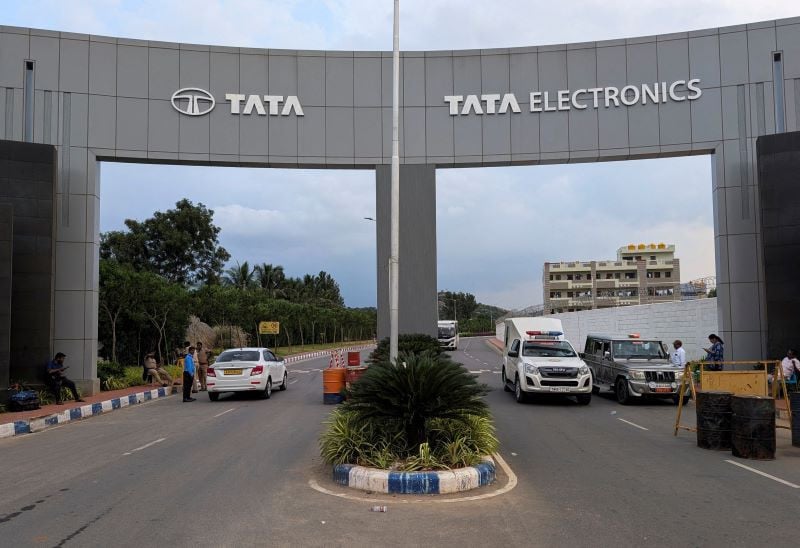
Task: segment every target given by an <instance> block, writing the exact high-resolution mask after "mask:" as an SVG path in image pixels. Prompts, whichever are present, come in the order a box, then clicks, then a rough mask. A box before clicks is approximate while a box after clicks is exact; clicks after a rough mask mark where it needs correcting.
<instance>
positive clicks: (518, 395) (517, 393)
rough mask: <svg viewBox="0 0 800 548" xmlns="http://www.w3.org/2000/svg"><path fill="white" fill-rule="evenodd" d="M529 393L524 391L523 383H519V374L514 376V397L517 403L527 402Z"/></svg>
mask: <svg viewBox="0 0 800 548" xmlns="http://www.w3.org/2000/svg"><path fill="white" fill-rule="evenodd" d="M526 396H527V394H525V392H523V391H522V385H521V384H520V383H519V375H517V376H515V377H514V399H515V400H517V403H525V400H526V399H527V398H526Z"/></svg>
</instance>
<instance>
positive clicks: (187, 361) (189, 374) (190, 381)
mask: <svg viewBox="0 0 800 548" xmlns="http://www.w3.org/2000/svg"><path fill="white" fill-rule="evenodd" d="M193 355H194V346H190V347H189V348H187V349H186V356H185V357H184V358H183V401H185V402H187V401H195V398H193V397H192V387H193V386H194V372H195V365H194V357H193Z"/></svg>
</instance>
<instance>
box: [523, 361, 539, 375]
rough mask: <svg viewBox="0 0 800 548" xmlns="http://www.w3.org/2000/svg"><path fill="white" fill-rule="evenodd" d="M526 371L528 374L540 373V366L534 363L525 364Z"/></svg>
mask: <svg viewBox="0 0 800 548" xmlns="http://www.w3.org/2000/svg"><path fill="white" fill-rule="evenodd" d="M525 373H526V374H528V375H538V374H539V368H538V367H536V366H535V365H533V364H532V363H526V364H525Z"/></svg>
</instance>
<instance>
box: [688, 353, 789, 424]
mask: <svg viewBox="0 0 800 548" xmlns="http://www.w3.org/2000/svg"><path fill="white" fill-rule="evenodd" d="M710 365H714V366H717V365H722V367H723V370H722V371H709V370H707V369H706V368H707V367H708V366H710ZM695 366H699V367H698V370H699V372H700V387H701V388H702V389H703V390H719V391H722V392H731V393H732V394H734V395H737V396H741V395H753V396H763V397H767V396H768V395H769V396H771V397H772V398H775V399H776V400H777V396H778V385H781V386H782V388H783V399H784V400H785V401H786V409H787V410H788V409H789V396H788V395H787V393H786V379H785V378H784V375H783V368H782V367H781V362H779V361H775V360H762V361H731V362H704V361H700V362H689V363H687V364H686V367H685V368H684V370H683V378H682V379H681V382H680V388H679V393H680V396H679V399H678V412H677V416H676V417H675V429H674V435H675V436H677V435H678V430H688V431H689V432H696V431H697V428H695V427H692V426H685V425H682V424H681V414H682V412H683V398H684V396H683V394H684V392H685V391H686V387H687V384H688V385H689V386H690V387H691V391H692V398H693V399H694V400H695V401H697V387H696V386H695V382H694V375H693V369H694V367H695ZM725 367H734V368H736V369H729V370H725V369H724V368H725ZM770 369H772V370H773V375H772V377H773V378H772V383H771V385H772V389H771V390H770V382H769V375H770V373H769V372H770ZM770 392H771V393H770ZM791 420H792V419H791V413H790V415H789V426H788V427H787V426H783V425H778V426H777V427H778V428H791Z"/></svg>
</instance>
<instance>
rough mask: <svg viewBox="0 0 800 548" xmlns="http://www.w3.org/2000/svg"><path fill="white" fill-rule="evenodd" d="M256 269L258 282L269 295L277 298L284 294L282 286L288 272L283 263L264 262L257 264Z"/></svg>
mask: <svg viewBox="0 0 800 548" xmlns="http://www.w3.org/2000/svg"><path fill="white" fill-rule="evenodd" d="M254 271H255V279H256V283H257V284H258V285H259V287H261V289H263V290H264V291H265V292H266V293H267V296H269V297H270V298H275V297H276V296H278V295H282V294H283V288H282V287H283V284H284V283H285V281H286V274H285V272H284V271H283V267H282V266H281V265H271V264H268V263H262V264H260V265H256V267H255V269H254Z"/></svg>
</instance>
